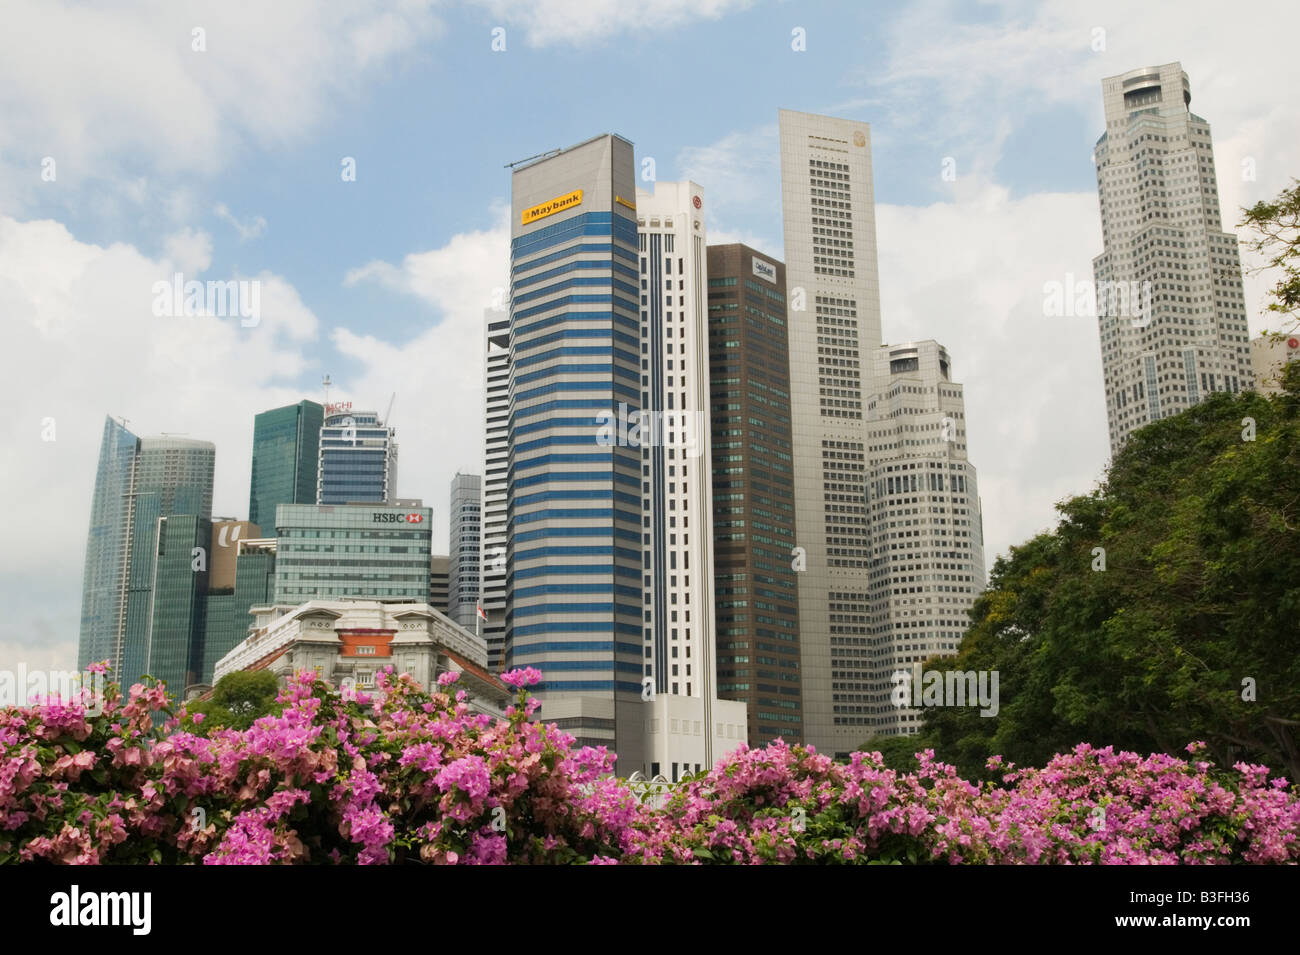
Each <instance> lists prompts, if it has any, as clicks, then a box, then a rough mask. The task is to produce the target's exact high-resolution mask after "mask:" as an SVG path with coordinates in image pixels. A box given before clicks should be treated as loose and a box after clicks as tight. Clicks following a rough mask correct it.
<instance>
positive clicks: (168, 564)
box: [144, 514, 212, 698]
mask: <svg viewBox="0 0 1300 955" xmlns="http://www.w3.org/2000/svg"><path fill="white" fill-rule="evenodd" d="M156 539H157V541H158V546H157V549H156V552H155V557H154V562H153V581H152V585H151V587H150V591H151V593H150V601H149V616H148V622H147V624H146V627H145V632H146V633H147V634H148V640H147V643H146V649H145V666H144V669H145V672H147V673H149V674H150V675H151V676H154V677H157V678H158V679H159V680H161V681H163V682H164V683H165V684H167V690H168V692H170V693H171V694H172V695H173V696H175V697H177V698H179V697H180V696H181V694H182V692H183V691H184V689H185V688H186V687H187V686H189V685H190V684H192V683H198V682H200V681H201V679H202V671H203V636H204V607H205V602H206V599H207V593H208V571H209V554H208V545H209V544H211V542H212V522H211V521H209V520H208V519H206V518H203V517H198V516H196V515H193V514H182V515H171V516H165V517H160V518H159V519H158V529H157V532H156Z"/></svg>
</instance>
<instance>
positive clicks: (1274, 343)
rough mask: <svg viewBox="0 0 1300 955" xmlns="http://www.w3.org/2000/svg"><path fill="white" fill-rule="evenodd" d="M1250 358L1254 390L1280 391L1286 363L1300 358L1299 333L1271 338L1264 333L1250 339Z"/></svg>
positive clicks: (1260, 391)
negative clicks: (1253, 371) (1253, 374)
mask: <svg viewBox="0 0 1300 955" xmlns="http://www.w3.org/2000/svg"><path fill="white" fill-rule="evenodd" d="M1250 360H1251V365H1252V367H1253V368H1254V370H1255V390H1256V391H1258V392H1259V393H1260V394H1261V395H1279V394H1281V393H1282V385H1281V375H1282V372H1283V371H1284V370H1285V368H1286V366H1287V364H1288V363H1290V362H1293V361H1296V360H1300V334H1297V333H1296V332H1292V333H1291V334H1290V335H1288V336H1287V337H1286V338H1282V339H1273V338H1271V337H1267V336H1264V335H1261V336H1259V337H1258V338H1254V339H1251V342H1250Z"/></svg>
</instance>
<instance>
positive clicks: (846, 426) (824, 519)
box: [780, 110, 881, 752]
mask: <svg viewBox="0 0 1300 955" xmlns="http://www.w3.org/2000/svg"><path fill="white" fill-rule="evenodd" d="M780 136H781V205H782V215H783V219H784V227H785V256H786V262H785V267H786V285H787V299H788V302H789V322H790V324H789V341H790V410H791V444H792V445H793V447H792V449H791V455H792V458H793V466H794V509H795V526H796V527H797V529H798V538H797V541H796V546H797V547H798V548H800V551H799V556H800V557H801V565H800V566H803V567H804V569H802V570H799V571H798V572H797V573H796V578H795V579H796V581H797V583H798V592H799V593H798V597H799V604H798V607H799V651H800V661H801V664H802V666H801V673H800V676H801V678H802V689H803V719H804V735H803V739H804V741H805V742H808V743H813V744H815V745H816V746H817V748H818V749H819V750H821V751H823V752H848V751H852V750H853V749H855V748H856V747H857V746H858V745H860V744H861V743H862V741H863V740H862V738H861V737H862V732H861V728H860V727H856V726H855V725H854V724H852V723H851V722H849V721H850V719H851V718H852V715H853V714H854V711H853V710H852V706H855V705H856V704H848V703H842V702H840V701H838V700H837V699H836V698H835V696H836V694H837V692H838V691H837V690H836V689H835V688H834V687H833V684H835V683H841V682H852V681H856V680H857V679H858V676H859V673H858V670H857V668H856V667H853V668H845V667H844V666H842V665H841V664H843V663H845V662H846V660H847V659H848V658H846V657H845V656H843V655H841V654H839V653H836V652H832V636H837V637H838V636H840V635H841V634H843V633H844V632H845V630H846V628H852V630H854V631H856V630H860V629H865V628H867V627H869V626H870V621H871V613H872V595H871V591H870V584H869V581H868V577H867V571H868V565H869V562H870V560H871V545H872V542H871V528H870V526H869V523H868V515H867V502H866V497H865V482H864V477H865V468H866V455H867V428H866V423H867V422H866V398H867V396H868V395H870V393H871V381H870V377H871V373H872V369H871V367H870V365H869V363H868V362H865V361H864V360H863V359H864V356H869V355H870V354H872V352H873V351H874V349H875V348H877V347H878V346H879V345H880V343H881V330H880V291H879V282H878V280H877V276H876V226H875V205H874V199H873V196H872V188H873V187H872V176H871V146H870V143H871V138H870V130H869V129H868V127H867V124H866V123H860V122H855V121H852V120H845V119H836V118H832V117H829V116H815V115H811V114H808V113H799V112H793V111H791V110H781V111H780Z"/></svg>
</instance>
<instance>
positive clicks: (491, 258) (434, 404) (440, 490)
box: [331, 203, 510, 553]
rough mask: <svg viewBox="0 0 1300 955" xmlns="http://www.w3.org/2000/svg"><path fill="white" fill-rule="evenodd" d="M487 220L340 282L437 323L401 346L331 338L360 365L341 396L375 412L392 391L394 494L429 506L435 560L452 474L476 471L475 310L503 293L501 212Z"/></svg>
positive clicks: (479, 343) (505, 238) (504, 228)
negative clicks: (424, 307)
mask: <svg viewBox="0 0 1300 955" xmlns="http://www.w3.org/2000/svg"><path fill="white" fill-rule="evenodd" d="M491 215H492V218H493V219H494V221H495V224H494V225H493V227H492V228H491V229H486V230H482V231H475V232H468V233H461V234H459V235H456V236H453V237H452V238H451V239H450V240H449V241H448V242H447V244H446V245H444V246H442V247H440V248H437V249H433V250H430V251H427V252H419V253H412V254H410V255H408V256H406V257H405V258H404V259H403V260H402V263H401V264H400V265H392V264H390V263H387V262H371V263H368V264H367V265H365V266H362V267H360V268H356V269H353V270H351V271H350V272H349V273H348V275H347V277H346V279H345V282H346V284H348V285H355V284H358V283H362V282H378V283H380V284H381V285H383V286H385V287H387V288H390V289H392V290H394V291H396V292H400V293H402V294H407V295H412V296H415V297H417V298H419V299H421V300H422V301H424V302H426V303H428V304H429V305H430V306H431V307H432V308H433V310H434V311H435V316H434V321H436V324H434V325H432V327H430V328H429V329H428V330H427V331H425V332H423V333H421V334H420V335H417V336H415V338H413V339H412V340H410V341H406V342H400V343H391V342H383V341H380V340H378V339H376V338H375V337H373V336H370V335H363V334H359V333H357V332H354V331H351V330H349V329H338V330H336V331H335V332H334V333H333V335H332V336H331V338H332V341H333V343H334V346H335V348H337V349H338V350H339V351H340V352H343V353H346V354H347V355H348V356H349V357H351V358H354V359H356V360H357V361H359V362H360V363H361V365H362V368H363V370H362V371H361V372H360V373H359V374H358V375H356V376H354V377H353V378H352V379H351V380H350V381H349V382H348V383H347V386H346V391H347V395H348V397H351V398H352V399H353V400H354V401H359V402H361V403H362V404H363V405H365V407H367V408H370V407H375V406H378V410H379V411H380V412H381V413H382V411H383V406H384V405H386V404H387V402H388V398H389V396H390V395H391V394H392V393H393V392H396V393H397V400H396V403H395V404H394V410H393V419H392V420H393V424H394V426H395V427H396V428H397V442H398V446H399V449H400V451H399V461H398V491H399V493H400V494H401V495H402V496H403V497H422V498H423V499H424V502H425V504H426V505H427V506H431V507H433V509H434V513H435V518H434V545H433V546H434V548H435V550H436V551H437V552H438V553H444V552H445V551H446V549H447V503H448V501H447V498H448V494H449V493H450V490H449V486H450V482H451V479H452V476H453V475H454V474H455V473H456V472H457V471H458V470H459V471H465V472H472V473H482V467H483V391H484V379H483V334H484V317H483V313H484V310H485V309H487V308H490V307H492V306H493V304H494V298H495V297H496V296H497V295H500V296H502V298H501V299H500V300H499V302H500V303H503V302H504V301H505V299H504V296H505V295H506V294H508V292H507V290H508V287H509V277H508V269H509V255H510V238H509V237H510V230H509V226H508V209H507V208H506V207H505V206H504V205H502V204H500V203H498V204H495V205H494V206H493V208H492V212H491Z"/></svg>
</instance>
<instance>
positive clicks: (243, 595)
mask: <svg viewBox="0 0 1300 955" xmlns="http://www.w3.org/2000/svg"><path fill="white" fill-rule="evenodd" d="M274 596H275V554H274V552H272V551H271V550H269V549H267V550H254V551H247V550H246V551H243V552H241V553H240V555H239V557H238V558H237V559H236V563H235V586H234V587H233V588H227V589H223V590H209V591H208V599H207V606H206V610H205V613H204V620H203V662H202V667H201V673H200V676H199V678H198V680H197V682H199V683H211V682H212V672H213V670H214V669H215V668H216V665H217V661H218V660H220V659H221V658H222V657H223V656H225V655H226V654H227V653H229V652H230V651H231V650H233V649H234V648H235V646H236V645H237V644H239V643H240V642H241V641H242V640H244V639H245V638H246V637H247V636H248V628H249V626H250V625H251V624H252V622H253V618H252V617H251V616H249V613H248V611H249V609H250V608H252V607H256V606H261V605H264V604H269V603H271V601H272V599H273V598H274Z"/></svg>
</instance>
